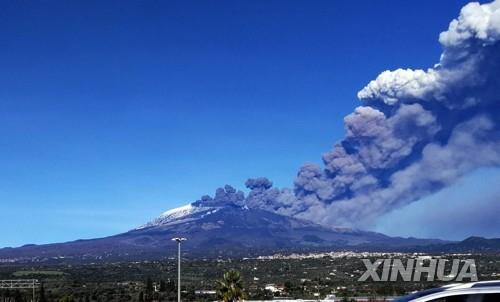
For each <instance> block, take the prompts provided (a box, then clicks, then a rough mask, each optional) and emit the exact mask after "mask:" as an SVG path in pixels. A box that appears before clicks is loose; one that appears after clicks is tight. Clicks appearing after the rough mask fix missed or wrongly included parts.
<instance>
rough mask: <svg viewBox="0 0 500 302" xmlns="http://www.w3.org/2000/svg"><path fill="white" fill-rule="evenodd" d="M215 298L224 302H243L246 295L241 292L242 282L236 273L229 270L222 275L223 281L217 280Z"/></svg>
mask: <svg viewBox="0 0 500 302" xmlns="http://www.w3.org/2000/svg"><path fill="white" fill-rule="evenodd" d="M216 282H217V297H218V298H219V299H220V300H221V301H224V302H235V301H243V299H245V298H246V294H245V292H244V291H243V280H242V279H241V275H240V273H239V272H238V271H235V270H230V271H227V272H225V273H224V279H222V280H217V281H216Z"/></svg>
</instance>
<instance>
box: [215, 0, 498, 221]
mask: <svg viewBox="0 0 500 302" xmlns="http://www.w3.org/2000/svg"><path fill="white" fill-rule="evenodd" d="M439 42H440V44H441V45H442V47H443V53H442V55H441V57H440V59H439V62H438V63H437V64H436V65H435V66H434V67H432V68H429V69H427V70H412V69H397V70H394V71H384V72H382V73H381V74H380V75H379V76H378V77H377V78H376V79H375V80H373V81H371V82H370V83H369V84H368V85H367V86H366V87H364V88H363V89H362V90H361V91H359V92H358V98H359V99H360V100H361V106H360V107H358V108H356V109H355V111H354V112H353V113H351V114H349V115H348V116H346V117H345V118H344V123H345V130H346V136H345V138H344V139H342V140H341V141H339V142H337V143H336V144H335V145H334V146H333V149H332V150H330V151H328V152H326V153H324V154H323V157H322V159H323V165H316V164H307V165H304V166H303V167H301V168H300V170H299V171H298V173H297V178H296V180H295V182H294V188H293V190H291V189H277V188H273V187H272V182H271V181H269V180H268V179H266V178H257V179H249V180H248V181H247V182H246V186H247V188H248V189H250V193H249V194H248V196H247V197H246V198H244V203H245V204H246V205H247V206H248V207H253V208H262V209H265V210H269V211H274V212H277V213H280V214H284V215H291V216H295V217H299V218H304V219H309V220H313V221H315V222H318V223H321V224H325V225H350V226H366V225H369V224H370V223H373V222H374V220H375V219H376V218H377V217H379V216H381V215H383V214H385V213H387V212H389V211H391V210H393V209H397V208H400V207H403V206H405V205H407V204H409V203H411V202H414V201H417V200H419V199H421V198H423V197H425V196H427V195H429V194H432V193H435V192H437V191H438V190H440V189H442V188H444V187H446V186H449V185H450V184H452V183H453V182H454V181H456V180H457V179H458V178H459V177H461V176H463V175H465V174H467V173H469V172H471V171H472V170H474V169H477V168H479V167H485V166H498V165H499V164H500V131H499V126H500V116H499V113H500V75H499V70H500V0H496V1H494V2H492V3H489V4H483V5H481V4H479V3H470V4H467V5H466V6H464V7H463V8H462V10H461V12H460V15H459V17H458V18H457V19H455V20H453V21H452V22H451V23H450V25H449V28H448V30H447V31H445V32H442V33H441V34H440V36H439ZM221 194H222V193H221ZM221 194H219V195H221ZM225 194H228V193H227V190H226V191H225ZM216 196H217V194H216ZM224 196H226V195H224ZM240 196H241V195H240ZM216 199H217V197H216ZM237 199H238V198H237ZM238 201H241V200H240V199H238Z"/></svg>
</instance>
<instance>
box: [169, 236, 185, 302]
mask: <svg viewBox="0 0 500 302" xmlns="http://www.w3.org/2000/svg"><path fill="white" fill-rule="evenodd" d="M186 240H187V239H186V238H184V237H176V238H172V241H175V242H177V260H178V264H177V301H178V302H181V242H182V241H186Z"/></svg>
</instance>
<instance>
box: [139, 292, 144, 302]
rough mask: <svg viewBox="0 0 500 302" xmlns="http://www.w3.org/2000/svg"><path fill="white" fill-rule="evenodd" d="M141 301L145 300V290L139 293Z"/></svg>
mask: <svg viewBox="0 0 500 302" xmlns="http://www.w3.org/2000/svg"><path fill="white" fill-rule="evenodd" d="M138 300H139V302H144V293H143V292H140V293H139V299H138Z"/></svg>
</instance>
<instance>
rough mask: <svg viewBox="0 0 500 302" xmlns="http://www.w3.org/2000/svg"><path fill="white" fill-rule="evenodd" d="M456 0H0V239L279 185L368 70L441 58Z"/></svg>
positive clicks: (128, 221)
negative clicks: (221, 189) (258, 181)
mask: <svg viewBox="0 0 500 302" xmlns="http://www.w3.org/2000/svg"><path fill="white" fill-rule="evenodd" d="M466 2H467V1H435V0H426V1H422V0H418V1H414V0H412V1H408V0H405V1H387V0H382V1H372V0H365V1H185V0H182V1H89V0H85V1H37V2H36V3H33V1H2V3H1V4H0V60H1V65H0V66H1V68H0V80H1V85H0V167H1V168H0V203H1V205H2V207H1V212H0V228H2V229H3V230H10V232H3V234H2V236H1V238H0V246H18V245H22V244H25V243H46V242H56V241H66V240H73V239H78V238H93V237H98V236H105V235H111V234H115V233H118V232H122V231H126V230H128V229H131V228H133V227H135V226H137V225H140V224H142V223H144V222H145V221H147V220H149V219H150V218H152V217H154V216H156V215H158V214H160V213H161V212H162V211H164V210H167V209H169V208H172V207H176V206H179V205H182V204H186V203H188V202H191V201H194V200H196V199H197V198H198V197H199V196H201V195H203V194H207V193H209V194H212V193H213V192H214V190H215V189H216V188H217V187H218V186H222V185H224V184H232V185H233V186H235V187H238V188H241V189H242V188H243V182H244V181H245V180H246V179H247V178H248V177H254V176H267V177H269V178H270V179H272V180H273V181H274V183H275V184H276V185H278V186H290V185H291V184H292V182H293V179H294V177H295V173H296V172H297V169H298V167H299V166H300V165H302V164H303V163H305V162H319V161H320V156H321V153H322V152H325V151H327V150H329V149H330V148H331V146H332V144H333V143H334V142H335V141H336V140H338V139H340V138H341V137H342V136H343V134H344V129H343V117H344V116H345V115H346V114H348V113H350V112H352V110H353V109H354V108H355V107H356V106H357V105H359V103H358V100H357V99H356V97H355V96H356V93H357V91H358V90H359V89H361V88H362V87H363V86H364V85H365V84H366V83H368V81H369V80H371V79H373V78H375V76H376V75H377V74H378V73H380V72H381V71H383V70H386V69H395V68H398V67H411V68H427V67H430V66H432V65H433V64H434V63H436V62H437V61H438V59H439V54H440V51H441V50H440V46H439V44H438V42H437V38H438V34H439V32H441V31H442V30H445V29H446V28H447V26H448V23H449V21H450V20H451V19H452V18H454V17H456V16H457V15H458V12H459V10H460V8H461V7H462V6H463V5H464V4H465V3H466Z"/></svg>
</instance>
